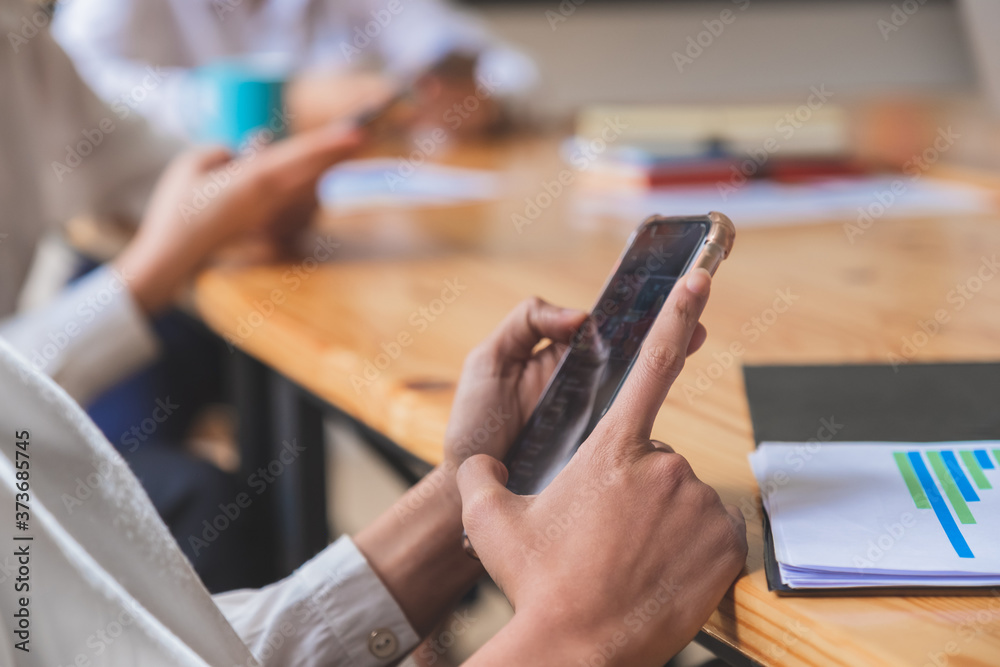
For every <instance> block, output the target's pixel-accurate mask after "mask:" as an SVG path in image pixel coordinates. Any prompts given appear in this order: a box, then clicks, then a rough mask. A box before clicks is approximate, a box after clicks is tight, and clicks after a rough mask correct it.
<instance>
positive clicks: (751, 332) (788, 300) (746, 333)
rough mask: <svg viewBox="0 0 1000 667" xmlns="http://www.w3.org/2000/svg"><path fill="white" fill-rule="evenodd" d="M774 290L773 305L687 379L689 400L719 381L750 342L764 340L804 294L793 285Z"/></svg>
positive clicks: (744, 326)
mask: <svg viewBox="0 0 1000 667" xmlns="http://www.w3.org/2000/svg"><path fill="white" fill-rule="evenodd" d="M774 293H775V297H774V301H772V302H771V305H770V306H768V307H767V308H765V309H764V310H762V311H761V312H760V314H759V315H755V316H754V317H751V318H750V319H748V320H747V321H746V322H744V323H743V324H742V326H740V334H741V335H742V336H743V339H742V340H734V341H733V342H731V343H730V344H729V346H728V347H726V349H724V350H723V351H722V352H713V353H712V361H711V362H710V363H709V364H708V366H705V367H702V368H699V369H698V370H697V372H696V373H695V376H694V379H693V380H686V381H685V382H684V387H683V390H682V391H683V392H684V398H686V399H687V401H688V403H689V404H691V405H694V402H695V399H697V398H700V397H701V396H704V395H705V392H707V391H708V390H710V389H711V388H712V386H713V385H714V384H715V381H716V380H718V379H719V378H721V377H722V376H723V375H725V373H726V371H728V370H729V369H730V368H732V367H733V366H734V365H735V364H736V362H737V361H738V360H739V359H741V358H742V357H743V355H744V354H746V352H747V345H752V344H754V343H756V342H757V341H758V340H760V338H761V336H763V335H764V334H765V333H767V331H768V330H769V329H770V328H771V327H772V326H774V324H775V323H776V322H777V321H778V318H779V317H781V316H782V315H783V314H785V313H787V312H788V311H789V309H791V307H792V306H793V305H795V302H796V301H798V300H799V299H800V298H801V297H800V296H799V295H797V294H793V293H792V290H791V288H790V287H786V288H785V289H783V290H782V289H779V290H775V292H774ZM744 341H746V342H744Z"/></svg>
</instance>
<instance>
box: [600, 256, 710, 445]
mask: <svg viewBox="0 0 1000 667" xmlns="http://www.w3.org/2000/svg"><path fill="white" fill-rule="evenodd" d="M711 285H712V277H711V275H709V273H708V271H706V270H705V269H702V268H698V269H695V270H693V271H691V272H690V273H688V274H687V275H685V276H683V277H682V278H681V279H680V280H678V281H677V284H676V285H674V288H673V289H672V290H671V291H670V296H669V297H668V298H667V301H666V303H665V304H663V309H662V310H661V311H660V314H659V316H658V317H657V318H656V321H655V322H654V323H653V326H652V327H651V328H650V330H649V334H648V335H647V336H646V340H645V341H644V342H643V344H642V349H641V350H640V351H639V356H638V357H637V358H636V360H635V366H633V368H632V372H631V374H630V375H629V377H628V378H627V379H626V380H625V383H624V384H623V385H622V388H621V390H620V391H619V393H618V398H617V400H616V401H615V403H614V405H612V406H611V408H610V409H609V410H608V413H607V414H606V415H605V419H611V420H612V422H613V423H614V425H615V427H616V428H619V429H624V430H627V431H629V432H630V434H632V435H635V436H637V437H638V438H640V439H643V440H647V439H648V438H649V435H650V433H651V432H652V430H653V421H654V420H655V419H656V413H657V412H659V410H660V406H661V405H663V400H664V399H665V398H666V397H667V392H669V391H670V386H671V385H672V384H673V383H674V380H676V379H677V376H678V375H679V374H680V372H681V369H682V368H684V359H685V357H686V356H687V349H688V345H689V344H690V342H691V337H692V336H693V335H694V332H695V330H696V328H697V326H698V318H700V317H701V313H702V311H703V310H704V309H705V304H706V303H707V302H708V293H709V291H710V289H711Z"/></svg>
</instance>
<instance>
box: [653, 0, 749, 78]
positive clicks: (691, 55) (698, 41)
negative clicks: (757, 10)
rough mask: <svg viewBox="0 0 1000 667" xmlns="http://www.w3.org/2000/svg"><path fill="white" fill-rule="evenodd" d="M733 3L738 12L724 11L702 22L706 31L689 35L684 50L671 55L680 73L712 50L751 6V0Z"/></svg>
mask: <svg viewBox="0 0 1000 667" xmlns="http://www.w3.org/2000/svg"><path fill="white" fill-rule="evenodd" d="M732 3H733V4H734V5H736V10H737V11H733V10H732V9H723V10H722V11H721V12H719V16H718V17H717V18H714V19H705V20H704V21H702V22H701V24H702V25H703V26H704V27H705V29H704V30H702V31H700V32H698V33H697V34H694V35H688V38H687V45H686V46H685V47H684V50H683V51H674V52H673V53H672V54H671V56H672V57H673V59H674V65H676V66H677V71H678V72H680V73H681V74H683V73H684V68H685V67H689V66H691V65H693V64H694V61H695V60H697V59H698V58H700V57H701V56H702V54H704V53H705V50H706V49H709V48H711V46H712V45H713V44H715V40H717V39H718V38H720V37H721V36H722V33H724V32H725V31H726V27H727V26H730V25H732V24H733V23H735V22H736V17H737V16H739V13H738V12H744V11H746V10H747V8H748V7H749V6H750V0H732Z"/></svg>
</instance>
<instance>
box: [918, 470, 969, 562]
mask: <svg viewBox="0 0 1000 667" xmlns="http://www.w3.org/2000/svg"><path fill="white" fill-rule="evenodd" d="M907 456H908V457H909V459H910V463H911V464H912V465H913V470H914V471H915V472H916V473H917V479H919V480H920V485H921V486H922V487H924V493H925V494H927V499H928V500H929V501H930V503H931V508H932V509H933V510H934V514H935V515H936V516H937V519H938V521H939V522H940V523H941V527H942V528H944V532H945V535H947V536H948V539H949V540H951V546H952V547H953V548H954V549H955V553H957V554H958V556H959V557H960V558H975V556H974V555H973V554H972V549H970V548H969V543H968V542H966V541H965V537H964V536H963V535H962V531H960V530H959V529H958V524H956V523H955V518H954V517H953V516H952V515H951V511H950V510H949V509H948V506H947V505H946V504H945V503H944V499H943V498H942V497H941V492H940V491H938V488H937V486H935V485H934V480H933V479H931V473H930V471H928V470H927V466H926V465H925V464H924V460H923V458H921V456H920V452H907ZM953 458H954V456H953ZM966 483H968V480H966Z"/></svg>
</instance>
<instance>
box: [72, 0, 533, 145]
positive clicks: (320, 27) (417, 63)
mask: <svg viewBox="0 0 1000 667" xmlns="http://www.w3.org/2000/svg"><path fill="white" fill-rule="evenodd" d="M53 32H54V34H55V37H56V39H57V40H58V41H59V42H60V44H62V46H63V48H64V49H66V52H67V53H69V54H70V56H71V57H72V58H73V60H74V61H75V62H76V63H77V66H78V67H79V69H80V73H81V74H82V75H83V77H84V79H85V80H87V81H88V83H90V85H91V86H92V87H93V89H94V90H95V91H97V93H98V94H99V95H101V96H102V97H103V98H104V99H105V100H106V101H107V102H108V103H109V104H112V105H120V106H122V107H128V108H134V109H136V110H138V111H139V112H140V113H142V114H144V115H145V116H147V117H148V118H149V119H150V120H151V121H152V122H153V123H154V125H156V126H158V127H161V128H164V129H167V130H168V131H169V132H171V133H172V134H174V135H176V136H190V133H191V131H192V128H191V127H190V123H191V121H190V120H189V116H190V115H191V114H190V109H191V108H192V106H193V99H194V96H195V95H196V94H197V93H196V89H195V88H194V87H193V85H192V77H191V72H192V70H194V69H196V68H198V67H199V66H202V65H208V64H212V63H215V62H218V61H224V60H232V59H237V58H240V57H245V56H267V57H272V58H274V59H277V60H279V61H281V62H284V63H286V64H288V65H290V67H291V69H292V70H293V71H296V72H301V71H303V70H310V69H313V70H323V71H324V72H330V71H334V72H345V73H347V72H357V71H362V70H370V69H372V68H373V67H374V68H375V69H377V70H378V71H382V72H384V73H386V74H388V75H390V76H391V77H393V78H395V79H398V80H401V81H411V80H415V86H414V88H415V90H416V92H417V98H418V100H417V101H418V103H419V105H420V106H422V107H423V110H422V117H423V119H424V121H425V124H434V125H436V126H440V127H448V128H450V129H453V130H462V131H463V132H475V131H478V130H481V129H483V128H484V127H486V126H488V125H490V124H491V123H493V122H495V121H497V120H498V118H499V116H500V112H501V105H500V104H499V103H498V101H499V100H501V99H505V98H510V97H512V96H518V95H523V94H524V93H525V92H526V91H527V90H528V89H529V88H530V87H531V86H532V85H533V84H534V83H535V81H536V79H537V72H536V69H535V66H534V64H533V62H532V61H531V60H530V58H528V57H527V56H525V55H523V54H522V53H520V52H518V51H516V50H515V49H513V48H511V47H509V46H507V45H505V44H503V43H502V42H500V41H499V40H497V39H495V38H494V37H492V36H491V35H490V34H489V32H488V31H487V30H486V29H485V27H484V26H483V24H482V23H481V22H480V21H479V20H477V19H476V18H475V17H474V16H473V15H471V14H469V13H468V12H465V11H462V10H459V9H457V8H455V7H453V6H451V5H450V4H449V3H448V1H447V0H336V1H335V2H330V1H326V0H110V1H109V0H74V1H73V2H72V3H66V4H65V6H61V7H60V8H59V10H58V12H57V14H56V19H55V23H54V27H53ZM321 81H324V80H323V79H321ZM370 84H371V82H370V81H366V80H364V79H356V80H352V79H351V77H345V78H343V79H342V80H339V81H336V82H335V83H334V85H335V86H336V87H337V88H338V90H336V91H333V90H331V91H329V95H325V94H308V93H307V95H308V97H307V100H308V101H307V103H306V104H304V105H300V108H302V107H306V108H307V110H308V111H309V113H310V115H319V116H322V115H323V114H324V112H325V113H326V114H327V115H329V114H330V113H336V112H343V111H344V103H343V101H344V99H350V98H352V97H353V96H356V95H357V94H361V95H362V96H364V95H371V96H374V97H375V101H376V102H377V101H378V99H381V98H382V97H384V94H385V93H384V87H383V86H374V87H372V86H371V85H370ZM354 89H357V90H354ZM369 104H371V101H368V102H367V103H366V102H365V100H359V101H357V102H356V103H354V104H353V106H354V107H355V109H354V110H355V111H357V110H358V107H359V106H360V107H361V108H364V107H365V106H368V105H369ZM347 106H348V107H351V106H352V104H347ZM317 107H319V108H320V109H317Z"/></svg>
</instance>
